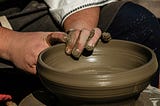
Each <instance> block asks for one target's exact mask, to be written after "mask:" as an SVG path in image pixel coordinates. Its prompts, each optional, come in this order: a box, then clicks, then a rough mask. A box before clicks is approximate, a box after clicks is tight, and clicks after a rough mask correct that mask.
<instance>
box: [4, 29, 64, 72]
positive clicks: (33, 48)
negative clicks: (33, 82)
mask: <svg viewBox="0 0 160 106" xmlns="http://www.w3.org/2000/svg"><path fill="white" fill-rule="evenodd" d="M2 32H6V33H4V35H5V34H6V35H5V36H6V37H7V36H8V35H9V36H8V37H7V38H6V39H7V41H6V42H7V43H6V44H5V52H4V53H3V54H1V57H2V58H4V59H7V60H10V61H12V62H13V63H14V64H15V65H16V66H17V67H18V68H20V69H23V70H25V71H27V72H29V73H33V74H35V73H36V63H37V57H38V55H39V53H40V52H41V51H42V50H44V49H46V48H48V47H49V46H50V43H52V41H54V43H58V42H64V41H65V39H64V36H66V34H65V33H62V32H16V31H11V30H8V29H3V31H2ZM4 43H5V42H4Z"/></svg>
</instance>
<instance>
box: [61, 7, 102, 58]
mask: <svg viewBox="0 0 160 106" xmlns="http://www.w3.org/2000/svg"><path fill="white" fill-rule="evenodd" d="M99 11H100V8H99V7H94V8H88V9H84V10H81V11H78V12H76V13H74V14H72V15H70V16H69V17H68V18H67V19H66V20H65V21H64V29H65V31H66V32H68V34H69V35H68V40H67V44H66V53H67V54H69V55H73V56H74V57H76V58H79V57H80V55H81V53H82V52H83V50H84V48H86V49H87V50H88V51H92V50H93V49H94V47H95V46H96V43H97V42H98V40H99V38H100V37H101V30H100V29H99V28H97V24H98V20H99Z"/></svg>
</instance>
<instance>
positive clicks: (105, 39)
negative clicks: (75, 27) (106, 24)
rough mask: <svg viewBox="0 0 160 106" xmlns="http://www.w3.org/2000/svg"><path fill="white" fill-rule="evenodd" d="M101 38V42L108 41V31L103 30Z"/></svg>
mask: <svg viewBox="0 0 160 106" xmlns="http://www.w3.org/2000/svg"><path fill="white" fill-rule="evenodd" d="M101 38H102V41H103V42H109V41H110V40H111V39H112V38H111V35H110V33H108V32H103V33H102V37H101Z"/></svg>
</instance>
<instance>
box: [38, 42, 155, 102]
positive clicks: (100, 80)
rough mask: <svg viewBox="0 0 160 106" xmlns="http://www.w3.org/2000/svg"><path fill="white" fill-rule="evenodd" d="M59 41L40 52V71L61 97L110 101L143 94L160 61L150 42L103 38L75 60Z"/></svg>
mask: <svg viewBox="0 0 160 106" xmlns="http://www.w3.org/2000/svg"><path fill="white" fill-rule="evenodd" d="M64 49H65V45H63V44H59V45H57V46H53V47H50V48H48V49H46V50H44V51H43V52H41V53H40V55H39V58H38V64H37V71H38V75H39V77H40V79H41V81H42V83H43V84H44V86H45V87H46V88H47V89H48V90H50V91H51V92H52V93H54V94H56V95H58V96H59V97H62V95H63V97H65V98H72V99H75V100H76V99H77V100H82V101H85V102H86V101H87V102H91V103H92V102H110V101H115V100H119V99H126V98H128V97H132V96H133V95H137V94H139V93H140V92H141V91H143V90H144V89H145V88H146V86H147V85H148V84H149V83H150V80H151V78H152V76H153V75H154V73H155V72H156V70H157V67H158V64H157V59H156V56H155V54H154V52H153V51H152V50H151V49H149V48H148V47H146V46H143V45H140V44H137V43H134V42H129V41H123V40H111V41H110V42H109V43H102V42H99V43H98V45H97V46H96V48H95V49H94V51H93V54H92V55H90V56H81V57H80V59H79V60H74V59H73V58H71V57H70V56H67V55H66V54H65V53H64Z"/></svg>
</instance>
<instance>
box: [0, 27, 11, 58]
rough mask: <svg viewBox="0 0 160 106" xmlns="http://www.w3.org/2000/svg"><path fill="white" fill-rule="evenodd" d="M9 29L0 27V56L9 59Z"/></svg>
mask: <svg viewBox="0 0 160 106" xmlns="http://www.w3.org/2000/svg"><path fill="white" fill-rule="evenodd" d="M11 32H12V31H11V30H9V29H7V28H4V27H0V58H3V59H6V60H10V56H9V48H10V47H9V45H10V42H11V39H12V38H11V35H12V34H11Z"/></svg>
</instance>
